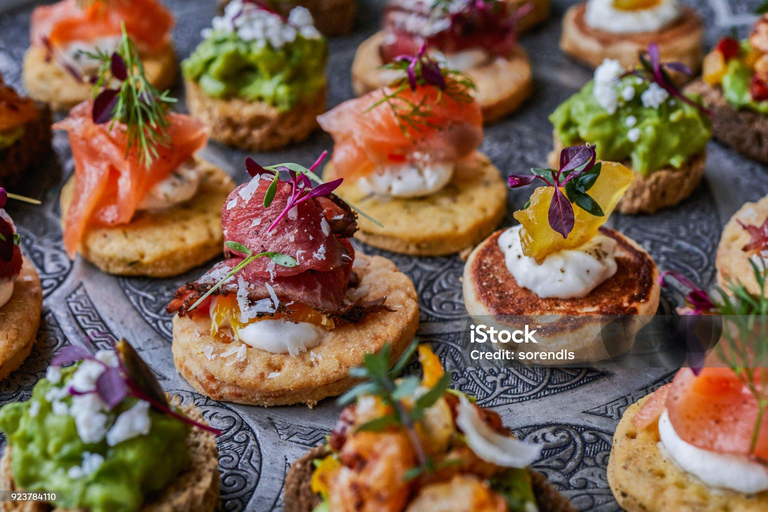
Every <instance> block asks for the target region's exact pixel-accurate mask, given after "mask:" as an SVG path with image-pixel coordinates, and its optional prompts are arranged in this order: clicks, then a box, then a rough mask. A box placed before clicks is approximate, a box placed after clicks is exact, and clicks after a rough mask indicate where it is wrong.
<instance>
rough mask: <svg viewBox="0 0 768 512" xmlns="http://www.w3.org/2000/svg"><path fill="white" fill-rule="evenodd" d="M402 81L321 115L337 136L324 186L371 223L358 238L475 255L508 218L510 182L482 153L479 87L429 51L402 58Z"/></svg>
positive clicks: (420, 251)
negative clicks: (332, 184) (334, 184)
mask: <svg viewBox="0 0 768 512" xmlns="http://www.w3.org/2000/svg"><path fill="white" fill-rule="evenodd" d="M391 68H392V69H398V70H401V71H403V72H404V73H407V77H406V78H403V79H402V80H400V81H398V82H396V83H395V84H393V85H391V86H389V87H384V88H381V89H378V90H376V91H373V92H371V93H369V94H367V95H365V96H362V97H360V98H357V99H353V100H350V101H347V102H345V103H342V104H341V105H339V106H338V107H336V108H334V109H333V110H330V111H329V112H327V113H325V114H323V115H321V116H320V117H318V121H319V122H320V127H321V128H323V129H324V130H325V131H326V132H328V133H330V134H331V136H332V137H333V140H334V150H333V157H332V159H331V162H330V163H329V164H328V165H327V166H326V168H325V171H324V176H325V178H326V179H327V180H334V179H336V178H344V183H342V185H341V186H340V187H339V188H338V190H337V193H338V195H339V196H340V197H342V198H344V199H345V200H347V201H349V202H350V203H351V204H355V205H357V206H359V207H360V208H361V209H362V210H363V211H365V212H366V213H368V214H370V216H371V217H372V218H373V219H376V220H375V221H374V220H372V219H371V218H364V219H360V231H358V233H357V237H358V238H359V239H360V240H362V241H364V242H366V243H368V244H370V245H373V246H375V247H380V248H382V249H387V250H389V251H393V252H399V253H403V254H412V255H415V256H440V255H446V254H453V253H457V252H461V251H468V250H470V249H471V248H472V247H473V246H474V245H475V244H477V243H478V242H479V241H480V240H482V239H483V238H484V237H486V236H487V235H488V234H489V233H491V231H493V229H494V228H495V227H496V226H497V225H498V224H499V222H501V220H502V219H503V218H504V214H505V212H506V202H507V193H506V187H505V185H504V181H503V179H502V178H501V175H500V174H499V171H498V169H496V168H495V167H494V166H493V165H492V164H491V163H490V161H489V160H488V158H486V157H485V156H484V155H482V154H480V153H479V152H478V151H477V148H478V147H479V146H480V143H481V142H482V140H483V122H482V113H481V109H480V104H479V103H478V102H477V100H476V99H475V98H474V96H473V94H474V84H473V83H472V82H471V80H469V79H468V78H467V77H466V76H465V75H463V74H462V73H459V72H457V71H453V70H448V69H446V68H444V67H442V66H441V65H439V64H438V62H437V61H436V60H434V59H432V58H431V57H429V56H428V55H427V53H426V50H425V48H424V47H422V49H421V50H420V51H419V53H418V55H417V56H415V57H403V58H401V59H398V60H397V62H395V63H393V64H392V66H391Z"/></svg>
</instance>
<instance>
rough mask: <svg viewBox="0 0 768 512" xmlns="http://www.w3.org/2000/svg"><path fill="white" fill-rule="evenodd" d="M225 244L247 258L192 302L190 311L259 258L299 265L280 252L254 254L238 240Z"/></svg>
mask: <svg viewBox="0 0 768 512" xmlns="http://www.w3.org/2000/svg"><path fill="white" fill-rule="evenodd" d="M224 245H226V246H227V247H228V248H230V249H231V250H233V251H237V252H239V253H242V254H244V255H245V259H243V261H241V262H240V263H238V264H237V265H236V266H235V267H234V268H233V269H232V270H230V271H229V272H228V273H227V275H225V276H224V277H223V278H221V279H220V280H219V281H218V282H217V283H216V284H215V285H213V286H212V287H211V289H210V290H208V291H207V292H205V294H204V295H203V296H202V297H200V298H199V299H197V301H196V302H195V303H194V304H192V307H190V308H189V311H192V310H194V309H195V308H196V307H197V306H199V305H200V303H202V302H203V301H204V300H205V299H207V298H208V297H209V296H210V295H211V294H212V293H213V292H215V291H216V290H218V289H219V288H221V286H222V285H223V284H224V283H225V282H226V281H227V280H228V279H229V278H230V277H232V276H234V275H235V274H237V273H238V272H240V271H241V270H242V269H244V268H245V267H247V266H248V265H250V264H251V263H253V262H254V261H255V260H256V259H257V258H262V257H267V258H269V259H270V260H272V261H274V262H275V263H276V264H277V265H280V266H281V267H288V268H291V267H295V266H296V265H298V263H297V262H296V260H295V259H294V258H292V257H290V256H288V255H287V254H282V253H279V252H269V251H268V252H261V253H259V254H253V251H252V250H251V249H249V248H248V247H246V246H244V245H243V244H240V243H238V242H232V241H228V242H225V243H224Z"/></svg>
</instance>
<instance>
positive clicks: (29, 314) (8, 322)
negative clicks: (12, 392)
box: [0, 258, 43, 380]
mask: <svg viewBox="0 0 768 512" xmlns="http://www.w3.org/2000/svg"><path fill="white" fill-rule="evenodd" d="M42 308H43V288H42V286H41V285H40V276H38V274H37V270H35V266H34V265H32V262H31V261H29V260H28V259H27V258H24V259H23V263H22V265H21V272H20V273H19V275H18V277H17V278H16V282H15V284H14V288H13V295H11V298H10V300H9V301H8V302H6V303H5V305H4V306H0V380H3V379H6V378H7V377H8V376H9V375H10V374H11V373H13V372H14V371H16V370H17V369H18V368H19V366H21V364H22V363H23V362H24V360H25V359H26V358H27V357H28V356H29V353H30V352H31V351H32V345H34V344H35V335H36V334H37V328H38V327H40V314H41V312H42Z"/></svg>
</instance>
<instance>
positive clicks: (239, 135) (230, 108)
mask: <svg viewBox="0 0 768 512" xmlns="http://www.w3.org/2000/svg"><path fill="white" fill-rule="evenodd" d="M184 83H185V85H186V89H187V107H188V108H189V112H190V113H191V114H192V115H193V116H194V117H196V118H197V119H199V120H200V121H202V122H203V123H204V124H205V125H206V126H207V127H208V130H209V132H210V135H211V138H212V139H214V140H217V141H219V142H222V143H224V144H228V145H230V146H235V147H239V148H242V149H247V150H249V151H273V150H276V149H280V148H282V147H285V146H287V145H289V144H291V143H293V142H299V141H302V140H304V139H306V138H307V137H309V134H310V133H312V132H313V131H314V130H315V129H317V127H318V124H317V116H319V115H320V114H322V113H323V112H325V88H323V89H322V90H321V91H320V92H319V93H318V94H317V96H316V97H315V99H313V100H312V101H310V102H309V103H307V104H298V105H295V106H294V107H293V108H292V109H291V110H288V111H285V112H281V111H280V110H278V109H277V108H276V107H273V106H271V105H268V104H266V103H263V102H260V101H246V100H242V99H239V98H231V99H227V100H222V99H218V98H211V97H210V96H208V95H207V94H205V92H203V90H202V89H201V88H200V86H199V85H198V84H197V83H195V82H193V81H191V80H186V79H185V80H184Z"/></svg>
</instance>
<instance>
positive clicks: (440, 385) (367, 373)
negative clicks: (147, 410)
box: [338, 340, 451, 480]
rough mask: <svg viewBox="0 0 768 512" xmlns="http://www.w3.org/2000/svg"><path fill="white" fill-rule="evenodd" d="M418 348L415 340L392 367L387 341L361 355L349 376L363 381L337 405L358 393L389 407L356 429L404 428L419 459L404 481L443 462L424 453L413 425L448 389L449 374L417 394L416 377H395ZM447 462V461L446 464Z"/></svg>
mask: <svg viewBox="0 0 768 512" xmlns="http://www.w3.org/2000/svg"><path fill="white" fill-rule="evenodd" d="M417 347H418V340H414V341H413V343H411V345H410V346H409V347H408V348H407V349H406V350H405V352H404V353H403V355H402V356H401V357H400V359H398V361H397V363H395V365H394V366H393V367H392V369H391V370H389V369H388V368H389V361H390V355H391V351H392V347H391V346H390V345H389V344H388V343H387V344H385V345H384V346H383V347H382V349H381V350H380V351H379V353H378V354H366V355H365V357H364V358H363V366H361V367H358V368H353V369H352V370H350V372H349V375H350V376H351V377H356V378H359V379H365V380H366V382H363V383H361V384H358V385H357V386H355V387H354V388H352V389H351V390H349V391H347V392H346V393H345V394H343V395H342V396H341V397H339V399H338V403H339V405H342V406H343V405H347V404H349V403H351V402H353V401H355V400H357V398H359V397H361V396H364V395H365V396H373V397H376V398H378V399H380V400H381V401H382V402H383V403H384V404H385V405H386V406H387V407H388V409H389V411H391V412H390V413H389V414H386V415H384V416H381V417H379V418H375V419H373V420H370V421H368V422H366V423H363V424H362V425H359V426H358V427H357V428H356V431H368V432H381V431H383V430H385V429H387V428H390V427H400V428H403V429H405V431H406V433H407V435H408V439H409V440H410V442H411V445H412V447H413V450H414V452H415V454H416V460H417V462H418V466H416V467H414V468H411V469H410V470H409V471H408V472H407V473H406V475H405V478H406V480H411V479H413V478H416V477H418V476H419V475H421V474H424V473H432V472H434V471H436V470H438V469H440V467H442V466H444V465H445V464H446V463H444V464H442V465H441V464H436V463H435V462H434V461H433V460H432V459H431V458H430V457H428V456H427V454H426V451H425V449H424V446H423V445H422V443H421V440H420V439H419V436H418V433H417V431H416V425H417V424H418V423H419V422H421V421H422V420H423V418H424V414H425V412H426V410H427V409H428V408H430V407H431V406H432V405H434V404H435V402H437V401H438V400H439V399H440V398H441V397H442V396H443V395H444V394H445V392H446V391H447V390H448V386H449V385H450V383H451V376H450V374H449V373H447V372H446V373H444V374H443V376H442V377H441V378H440V380H438V381H437V383H436V384H435V385H434V386H433V387H432V388H431V389H429V390H428V391H426V392H425V393H418V394H417V393H416V390H417V389H418V388H419V386H420V385H421V380H420V379H419V378H418V377H414V376H409V377H403V378H401V379H396V377H397V375H398V374H399V373H400V372H402V371H403V370H404V369H405V367H406V365H407V364H408V362H409V361H410V359H411V357H412V356H413V354H414V352H415V351H416V349H417ZM450 463H451V462H447V464H450Z"/></svg>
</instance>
